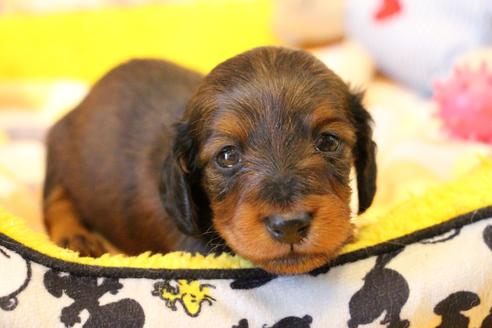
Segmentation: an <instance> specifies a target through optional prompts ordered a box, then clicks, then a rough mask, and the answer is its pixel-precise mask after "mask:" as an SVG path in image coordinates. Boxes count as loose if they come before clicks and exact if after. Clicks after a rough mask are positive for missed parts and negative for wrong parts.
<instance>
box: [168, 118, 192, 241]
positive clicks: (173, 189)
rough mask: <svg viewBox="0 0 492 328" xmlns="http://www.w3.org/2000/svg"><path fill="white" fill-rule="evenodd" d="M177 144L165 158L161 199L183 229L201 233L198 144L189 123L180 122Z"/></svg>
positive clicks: (188, 232)
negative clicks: (194, 188) (196, 197)
mask: <svg viewBox="0 0 492 328" xmlns="http://www.w3.org/2000/svg"><path fill="white" fill-rule="evenodd" d="M175 128H176V136H175V139H174V146H173V149H172V151H171V153H170V154H169V156H168V157H167V158H166V160H165V162H164V166H163V169H162V177H161V184H160V194H161V200H162V203H163V205H164V208H165V209H166V211H167V213H168V214H169V216H171V217H172V218H173V219H174V220H175V222H176V225H177V227H178V228H179V230H180V231H181V232H183V233H185V234H187V235H197V234H199V233H200V229H199V225H198V218H197V213H196V210H197V209H196V204H195V203H194V201H193V193H192V186H193V185H195V184H193V183H192V182H193V180H194V179H196V168H195V158H196V145H195V143H194V142H193V139H192V138H191V136H190V134H189V131H188V130H189V128H188V124H186V123H177V124H176V126H175Z"/></svg>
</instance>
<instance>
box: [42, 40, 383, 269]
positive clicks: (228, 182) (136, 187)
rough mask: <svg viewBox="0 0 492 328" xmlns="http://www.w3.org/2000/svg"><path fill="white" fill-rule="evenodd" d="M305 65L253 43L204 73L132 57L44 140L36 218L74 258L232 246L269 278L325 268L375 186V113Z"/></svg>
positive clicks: (313, 64)
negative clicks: (353, 180) (354, 186)
mask: <svg viewBox="0 0 492 328" xmlns="http://www.w3.org/2000/svg"><path fill="white" fill-rule="evenodd" d="M360 98H361V96H360V95H357V94H353V93H351V92H350V90H349V89H348V87H347V85H345V84H344V83H343V82H342V80H341V79H340V78H339V77H337V76H336V75H335V74H334V73H333V72H332V71H330V70H329V69H328V68H327V67H326V66H325V65H324V64H323V63H321V62H320V61H319V60H317V59H316V58H315V57H313V56H312V55H310V54H308V53H306V52H304V51H298V50H290V49H285V48H277V47H262V48H256V49H253V50H250V51H248V52H245V53H243V54H240V55H238V56H236V57H233V58H231V59H229V60H227V61H225V62H223V63H222V64H220V65H218V66H217V67H216V68H215V69H213V70H212V71H211V72H210V73H209V74H208V75H207V76H205V77H202V76H200V75H199V74H197V73H195V72H192V71H189V70H186V69H184V68H181V67H178V66H176V65H173V64H171V63H168V62H165V61H158V60H134V61H130V62H128V63H126V64H123V65H121V66H119V67H117V68H115V69H114V70H112V71H111V72H109V73H108V74H107V75H106V76H105V77H103V78H102V79H101V80H100V81H99V82H98V83H97V84H96V85H95V86H94V87H93V89H92V90H91V91H90V93H89V94H88V96H87V97H86V98H85V99H84V100H83V101H82V103H81V104H80V105H79V106H78V107H77V108H75V109H74V110H73V111H72V112H70V113H68V114H67V115H66V116H65V117H64V118H62V119H61V120H60V121H59V122H58V123H57V124H56V125H55V126H54V127H53V128H52V129H51V131H50V133H49V136H48V163H47V176H46V182H45V189H44V217H45V222H46V225H47V228H48V231H49V233H50V235H51V238H52V239H53V240H54V241H55V242H56V243H58V244H59V245H62V246H65V247H69V248H72V249H74V250H77V251H79V252H80V253H81V254H83V255H92V256H98V255H101V254H102V253H103V252H104V251H105V249H104V248H103V247H102V244H101V243H100V242H99V240H98V239H97V237H95V235H94V234H93V232H94V231H95V232H98V233H100V234H101V235H103V236H104V237H105V238H106V239H108V240H109V241H110V242H111V243H112V244H114V245H115V246H116V247H118V248H119V249H121V250H122V251H124V252H126V253H128V254H138V253H140V252H143V251H148V250H150V251H153V252H169V251H175V250H187V251H199V252H205V253H206V252H212V251H218V250H224V249H225V250H227V249H230V250H232V251H233V252H235V253H237V254H239V255H241V256H243V257H245V258H246V259H249V260H251V261H252V262H254V263H255V264H256V265H258V266H260V267H262V268H264V269H265V270H268V271H270V272H274V273H280V274H297V273H302V272H307V271H310V270H312V269H315V268H316V267H319V266H321V265H323V264H325V263H326V262H327V261H329V260H330V259H332V258H333V257H334V256H335V255H336V253H337V251H338V250H339V249H340V247H341V246H343V245H344V244H345V243H346V242H347V241H348V240H349V239H350V238H351V236H352V230H353V228H352V225H351V223H350V209H349V202H350V197H351V189H350V187H349V173H350V170H351V167H352V165H354V166H355V171H356V173H357V183H358V196H359V211H360V212H363V211H364V210H365V209H367V208H368V207H369V206H370V204H371V202H372V199H373V197H374V193H375V190H376V186H375V181H376V164H375V144H374V142H373V140H372V130H371V126H370V125H371V117H370V115H369V113H368V112H367V111H366V110H365V109H364V108H363V107H362V105H361V103H360V100H361V99H360Z"/></svg>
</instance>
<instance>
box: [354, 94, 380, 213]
mask: <svg viewBox="0 0 492 328" xmlns="http://www.w3.org/2000/svg"><path fill="white" fill-rule="evenodd" d="M362 97H363V94H361V93H360V94H354V95H352V96H351V100H350V102H351V104H350V107H351V110H352V117H353V120H354V123H355V128H356V137H357V141H356V144H355V147H354V150H353V155H354V159H355V162H354V165H355V171H356V173H357V190H358V194H359V214H360V213H363V212H364V211H365V210H366V209H367V208H368V207H369V206H371V204H372V200H373V199H374V195H375V193H376V177H377V168H376V144H375V143H374V141H373V140H372V127H371V124H372V118H371V115H370V114H369V112H368V111H367V110H366V109H365V108H364V107H363V106H362V104H361V100H362Z"/></svg>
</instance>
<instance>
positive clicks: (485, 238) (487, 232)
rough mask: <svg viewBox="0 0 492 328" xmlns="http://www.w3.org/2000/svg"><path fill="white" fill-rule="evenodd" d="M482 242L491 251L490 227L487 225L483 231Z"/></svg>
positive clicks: (491, 231) (491, 234)
mask: <svg viewBox="0 0 492 328" xmlns="http://www.w3.org/2000/svg"><path fill="white" fill-rule="evenodd" d="M483 241H484V242H485V244H486V245H487V246H488V247H489V249H490V250H491V251H492V225H488V226H486V227H485V229H484V231H483Z"/></svg>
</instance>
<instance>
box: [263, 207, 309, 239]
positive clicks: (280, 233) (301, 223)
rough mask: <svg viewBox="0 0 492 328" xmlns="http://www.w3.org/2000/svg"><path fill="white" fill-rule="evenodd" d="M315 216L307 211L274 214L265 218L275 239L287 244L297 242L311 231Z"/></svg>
mask: <svg viewBox="0 0 492 328" xmlns="http://www.w3.org/2000/svg"><path fill="white" fill-rule="evenodd" d="M312 219H313V216H312V215H311V214H310V213H307V212H300V213H290V214H273V215H270V216H267V217H266V218H265V220H264V222H265V225H266V228H267V230H268V232H269V233H270V235H271V236H272V237H273V239H275V240H277V241H279V242H281V243H285V244H297V243H299V242H300V241H301V240H302V239H304V238H305V237H306V236H307V234H308V231H309V226H310V225H311V221H312Z"/></svg>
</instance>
